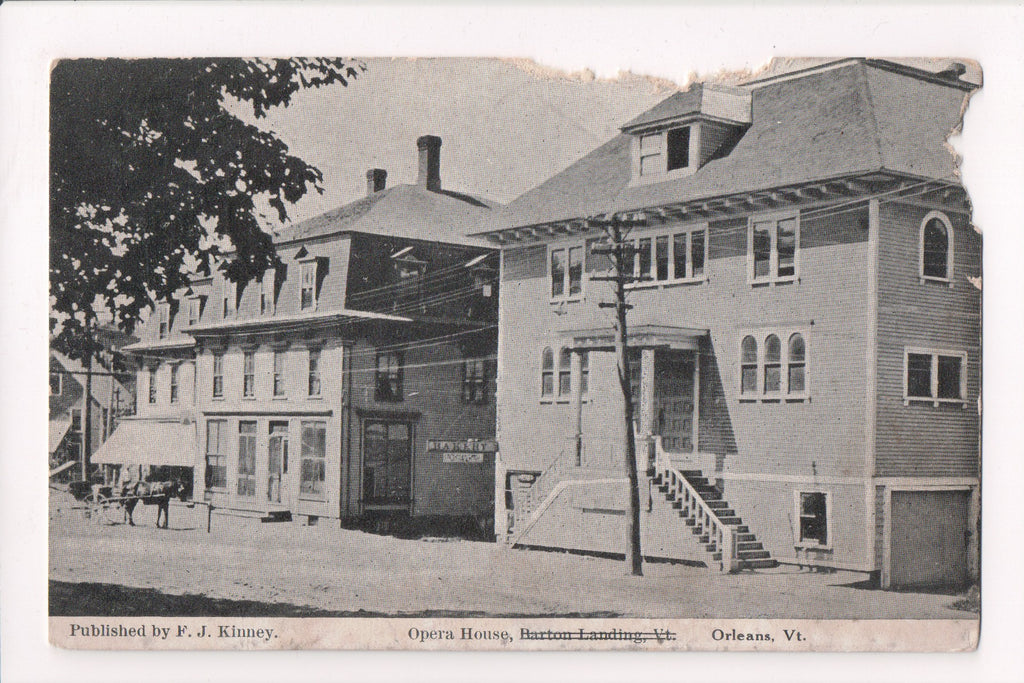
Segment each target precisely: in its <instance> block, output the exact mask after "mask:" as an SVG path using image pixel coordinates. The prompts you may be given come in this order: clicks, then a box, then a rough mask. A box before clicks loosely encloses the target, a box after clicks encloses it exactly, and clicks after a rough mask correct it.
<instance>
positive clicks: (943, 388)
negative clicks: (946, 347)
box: [903, 348, 967, 405]
mask: <svg viewBox="0 0 1024 683" xmlns="http://www.w3.org/2000/svg"><path fill="white" fill-rule="evenodd" d="M966 365H967V354H966V353H964V352H962V351H938V350H931V349H909V348H908V349H906V351H905V354H904V383H903V386H904V391H903V402H904V404H908V403H910V402H917V401H924V402H931V403H933V404H934V405H938V404H939V403H961V402H963V400H964V397H965V393H966V387H965V383H966V376H965V370H966Z"/></svg>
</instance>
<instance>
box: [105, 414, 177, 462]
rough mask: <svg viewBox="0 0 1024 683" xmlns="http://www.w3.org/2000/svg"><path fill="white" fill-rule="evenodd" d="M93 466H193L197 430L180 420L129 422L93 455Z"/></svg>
mask: <svg viewBox="0 0 1024 683" xmlns="http://www.w3.org/2000/svg"><path fill="white" fill-rule="evenodd" d="M92 461H93V462H94V463H102V464H113V465H176V466H179V467H194V466H195V462H196V428H195V425H194V424H184V423H182V422H181V421H180V420H174V421H172V420H152V419H134V420H133V419H128V420H124V421H123V422H121V424H119V425H117V429H115V430H114V433H113V434H111V435H110V438H109V439H107V440H106V441H105V442H104V443H103V445H102V446H100V448H99V450H97V451H96V452H95V453H94V454H93V456H92Z"/></svg>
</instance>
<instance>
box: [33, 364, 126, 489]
mask: <svg viewBox="0 0 1024 683" xmlns="http://www.w3.org/2000/svg"><path fill="white" fill-rule="evenodd" d="M87 374H88V371H87V369H86V368H85V366H83V365H82V363H80V362H79V361H76V360H73V359H72V358H69V357H68V356H66V355H64V354H63V353H61V352H59V351H56V350H54V349H50V409H49V467H50V476H51V477H53V478H57V479H59V480H61V481H67V480H71V479H77V478H80V477H81V462H82V455H83V449H84V448H85V438H84V430H85V387H86V384H87V383H88V384H90V385H91V386H90V389H91V391H90V399H89V403H90V406H89V413H90V414H89V423H90V425H89V426H90V432H91V438H90V444H91V451H92V452H91V453H90V455H94V454H95V453H96V452H97V451H98V450H99V449H100V448H101V447H102V445H103V444H104V442H105V441H106V440H107V437H108V436H109V435H110V434H112V433H113V432H114V430H115V429H116V428H117V426H118V424H120V422H121V421H122V420H123V419H125V418H126V417H127V416H129V415H131V414H132V413H133V412H134V409H135V396H134V394H133V392H132V390H131V389H130V387H129V386H125V383H123V382H122V381H121V380H120V378H119V377H117V376H115V375H112V373H111V370H110V369H109V367H108V366H106V365H104V364H102V363H101V362H99V361H98V360H97V361H96V362H95V363H94V364H93V368H92V380H91V382H87Z"/></svg>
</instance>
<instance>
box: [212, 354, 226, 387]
mask: <svg viewBox="0 0 1024 683" xmlns="http://www.w3.org/2000/svg"><path fill="white" fill-rule="evenodd" d="M213 397H214V398H223V397H224V354H223V353H215V354H213Z"/></svg>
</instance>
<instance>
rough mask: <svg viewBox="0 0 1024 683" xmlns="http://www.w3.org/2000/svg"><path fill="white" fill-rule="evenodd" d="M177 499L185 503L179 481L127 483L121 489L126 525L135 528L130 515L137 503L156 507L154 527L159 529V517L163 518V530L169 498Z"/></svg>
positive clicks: (166, 520) (183, 491) (167, 518)
mask: <svg viewBox="0 0 1024 683" xmlns="http://www.w3.org/2000/svg"><path fill="white" fill-rule="evenodd" d="M174 497H177V498H178V499H179V500H181V501H182V502H184V501H185V487H184V486H182V484H181V482H180V481H151V482H147V481H140V482H135V483H128V484H125V485H124V486H122V487H121V498H122V500H123V501H124V514H125V517H126V518H127V520H128V524H129V525H131V526H135V520H134V519H132V513H133V512H134V511H135V506H136V505H138V504H139V503H144V504H145V505H156V526H157V528H158V529H159V528H160V517H161V516H163V520H164V523H163V528H164V529H166V528H168V525H169V524H170V519H169V516H168V510H169V508H170V504H171V498H174Z"/></svg>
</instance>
